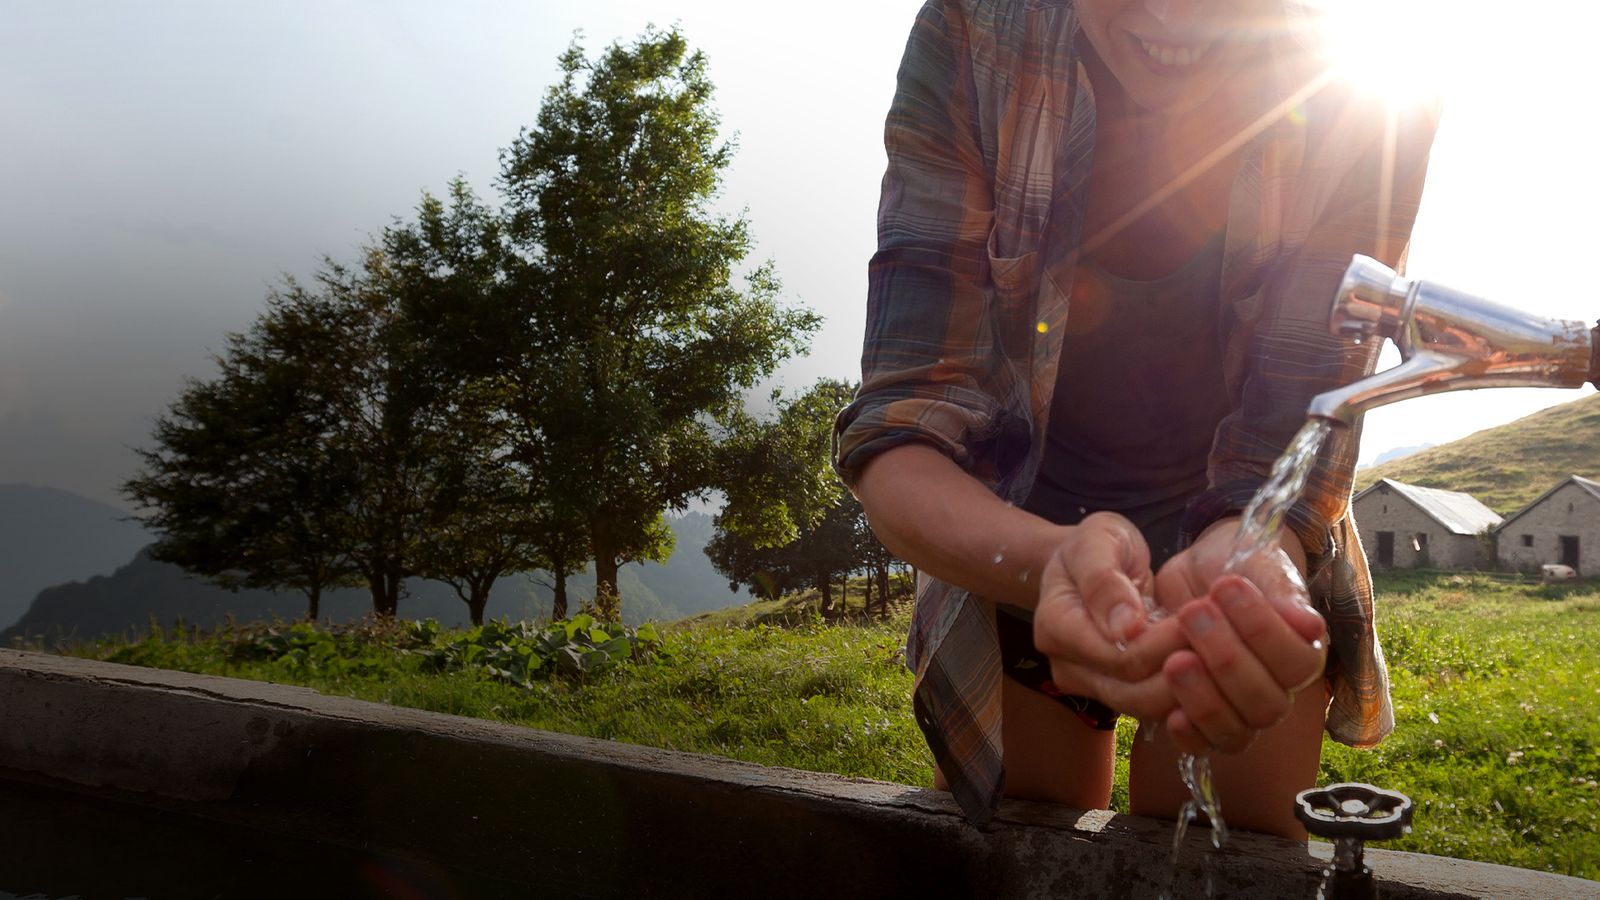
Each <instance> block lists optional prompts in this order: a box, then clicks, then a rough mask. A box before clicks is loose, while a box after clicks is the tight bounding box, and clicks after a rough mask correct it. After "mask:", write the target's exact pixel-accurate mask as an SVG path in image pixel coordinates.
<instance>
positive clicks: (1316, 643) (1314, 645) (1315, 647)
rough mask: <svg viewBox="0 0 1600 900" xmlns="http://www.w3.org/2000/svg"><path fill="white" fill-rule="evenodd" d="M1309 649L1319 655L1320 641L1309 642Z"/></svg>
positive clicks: (1320, 649)
mask: <svg viewBox="0 0 1600 900" xmlns="http://www.w3.org/2000/svg"><path fill="white" fill-rule="evenodd" d="M1311 649H1313V650H1315V651H1317V652H1319V653H1320V652H1322V641H1320V640H1317V641H1312V642H1311Z"/></svg>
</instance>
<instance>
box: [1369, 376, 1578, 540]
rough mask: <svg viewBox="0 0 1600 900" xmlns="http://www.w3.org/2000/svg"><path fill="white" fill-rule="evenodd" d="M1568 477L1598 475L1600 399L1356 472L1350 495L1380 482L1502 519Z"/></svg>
mask: <svg viewBox="0 0 1600 900" xmlns="http://www.w3.org/2000/svg"><path fill="white" fill-rule="evenodd" d="M1568 475H1583V476H1585V477H1587V478H1595V477H1600V394H1591V395H1589V396H1587V397H1584V398H1582V399H1579V400H1574V401H1572V402H1571V403H1563V404H1561V405H1560V406H1552V407H1550V408H1549V409H1543V410H1540V411H1539V412H1536V413H1534V414H1533V415H1531V416H1524V417H1523V418H1521V419H1518V420H1516V421H1515V422H1511V423H1509V424H1506V425H1499V426H1496V427H1494V428H1489V429H1485V430H1483V431H1479V432H1476V433H1474V434H1470V435H1467V436H1466V437H1464V438H1461V439H1460V440H1457V441H1451V442H1450V443H1448V444H1443V445H1441V446H1438V447H1433V448H1430V449H1428V450H1423V451H1420V452H1418V453H1414V454H1412V455H1410V456H1407V457H1405V458H1404V459H1397V460H1393V461H1391V462H1386V463H1383V464H1382V465H1374V466H1368V467H1367V468H1364V469H1361V470H1360V471H1358V472H1356V490H1358V491H1359V490H1361V489H1363V488H1365V487H1367V486H1369V485H1371V484H1374V483H1376V482H1377V481H1378V479H1380V478H1393V479H1394V480H1396V481H1404V482H1406V483H1408V484H1416V485H1421V486H1423V487H1434V488H1443V489H1445V490H1449V491H1464V492H1466V493H1468V494H1471V495H1472V496H1474V497H1476V498H1478V500H1479V501H1481V502H1482V503H1483V504H1484V505H1486V506H1488V507H1489V508H1491V509H1493V510H1494V511H1495V512H1497V513H1499V514H1500V515H1502V516H1508V515H1511V514H1512V513H1514V512H1516V511H1517V510H1519V509H1521V508H1522V507H1524V506H1526V505H1527V504H1528V503H1531V502H1532V501H1533V500H1535V499H1537V498H1538V496H1539V495H1540V494H1542V493H1544V492H1545V491H1547V490H1549V489H1550V486H1551V485H1553V484H1555V483H1556V482H1557V481H1560V480H1561V479H1563V478H1566V477H1567V476H1568Z"/></svg>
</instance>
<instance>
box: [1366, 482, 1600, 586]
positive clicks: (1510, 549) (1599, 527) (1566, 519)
mask: <svg viewBox="0 0 1600 900" xmlns="http://www.w3.org/2000/svg"><path fill="white" fill-rule="evenodd" d="M1365 534H1366V532H1365V531H1363V532H1362V535H1363V536H1365ZM1523 535H1529V536H1531V538H1532V541H1533V546H1531V547H1526V546H1523ZM1562 535H1571V536H1573V537H1576V538H1577V539H1578V574H1579V575H1600V498H1596V497H1595V496H1594V495H1593V494H1591V493H1589V492H1588V491H1586V490H1584V489H1583V488H1581V487H1578V486H1577V485H1576V484H1573V483H1572V482H1570V481H1569V482H1567V483H1566V484H1563V485H1562V486H1561V487H1559V488H1557V489H1556V490H1555V491H1554V492H1553V493H1551V494H1550V496H1548V497H1546V498H1544V499H1543V500H1541V501H1539V505H1538V506H1535V507H1533V508H1531V509H1529V510H1527V511H1526V512H1524V513H1523V514H1521V515H1519V516H1517V517H1516V518H1515V519H1512V520H1511V521H1509V522H1507V523H1505V524H1504V525H1502V526H1501V528H1500V530H1499V532H1498V538H1499V541H1498V543H1499V555H1500V562H1501V563H1502V564H1503V565H1505V566H1507V567H1509V568H1514V569H1537V568H1538V567H1539V566H1541V565H1544V564H1545V563H1558V562H1561V536H1562Z"/></svg>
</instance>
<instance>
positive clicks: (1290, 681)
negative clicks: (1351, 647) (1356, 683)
mask: <svg viewBox="0 0 1600 900" xmlns="http://www.w3.org/2000/svg"><path fill="white" fill-rule="evenodd" d="M1237 530H1238V520H1237V519H1225V520H1222V521H1219V522H1217V523H1216V524H1214V525H1213V526H1212V527H1211V528H1209V529H1207V531H1206V532H1205V533H1204V534H1203V535H1201V537H1200V538H1199V539H1198V540H1197V541H1195V543H1194V544H1193V545H1192V546H1190V547H1189V548H1187V549H1185V550H1184V551H1182V552H1180V553H1178V554H1177V555H1175V556H1174V557H1173V558H1172V559H1171V560H1169V561H1168V562H1167V563H1166V565H1164V566H1162V568H1161V571H1160V572H1159V573H1153V572H1152V571H1151V569H1150V551H1149V548H1148V546H1147V545H1146V543H1145V541H1144V538H1143V536H1142V535H1141V534H1140V533H1139V531H1138V529H1137V528H1135V527H1134V525H1133V523H1132V522H1130V521H1128V520H1127V519H1126V518H1124V517H1122V516H1120V515H1117V514H1115V513H1095V514H1093V515H1091V516H1088V517H1087V518H1085V519H1084V520H1083V522H1082V523H1080V524H1079V525H1078V526H1076V527H1074V528H1073V529H1072V530H1071V531H1070V532H1069V534H1068V536H1067V537H1066V538H1065V539H1064V540H1063V541H1062V542H1061V544H1060V545H1059V547H1058V548H1057V549H1056V551H1055V552H1054V553H1053V554H1052V555H1051V556H1050V558H1049V559H1048V560H1047V561H1046V564H1045V567H1044V569H1043V571H1042V573H1041V578H1040V583H1039V606H1038V610H1037V612H1036V614H1035V617H1034V643H1035V645H1036V646H1037V647H1038V649H1039V651H1040V652H1042V653H1044V654H1045V655H1046V656H1048V657H1049V658H1050V667H1051V678H1052V680H1053V681H1054V682H1055V685H1056V687H1057V688H1059V689H1060V690H1062V691H1064V692H1067V693H1074V694H1081V695H1084V696H1088V697H1093V698H1095V699H1097V700H1099V701H1100V702H1102V703H1104V704H1106V705H1107V706H1110V707H1111V708H1113V709H1116V710H1118V711H1119V712H1122V713H1125V714H1128V715H1132V716H1134V717H1136V718H1138V719H1139V720H1140V721H1141V722H1145V723H1157V722H1160V723H1164V724H1165V725H1166V727H1167V729H1168V731H1169V732H1170V733H1171V735H1172V739H1173V741H1174V743H1175V744H1176V745H1177V746H1178V747H1179V749H1181V750H1184V751H1186V752H1190V753H1205V752H1209V751H1211V750H1220V751H1222V752H1237V751H1240V750H1243V749H1244V748H1245V747H1247V746H1249V744H1250V743H1251V742H1252V741H1253V740H1254V739H1255V736H1256V734H1258V733H1259V732H1260V731H1262V730H1263V729H1266V728H1270V727H1271V726H1272V725H1274V724H1276V723H1277V722H1279V721H1281V720H1282V719H1283V718H1284V717H1285V716H1286V715H1287V714H1288V713H1289V711H1290V710H1291V709H1292V708H1293V706H1294V695H1295V692H1297V691H1299V690H1302V689H1304V688H1305V687H1307V686H1309V685H1311V684H1313V683H1314V682H1316V680H1317V679H1318V678H1319V677H1320V676H1321V675H1322V672H1323V667H1324V664H1325V660H1326V655H1327V649H1326V644H1327V641H1326V638H1325V634H1326V629H1325V623H1324V622H1323V619H1322V616H1321V615H1320V614H1318V613H1317V612H1316V610H1314V609H1313V608H1312V607H1311V605H1310V603H1309V601H1308V598H1307V593H1306V587H1305V580H1304V578H1303V577H1302V576H1301V573H1300V566H1299V565H1298V564H1297V562H1296V560H1295V559H1294V558H1292V557H1291V554H1290V552H1288V550H1287V549H1285V547H1289V548H1296V547H1297V546H1298V545H1297V544H1289V541H1293V540H1294V538H1293V536H1292V535H1291V536H1289V538H1288V541H1284V542H1282V543H1281V544H1280V546H1278V547H1274V548H1273V549H1272V550H1270V551H1268V552H1265V553H1259V554H1256V555H1254V556H1252V557H1251V558H1249V559H1248V560H1247V561H1246V562H1245V563H1243V564H1242V565H1241V566H1239V567H1238V571H1237V572H1235V573H1227V574H1225V573H1224V568H1225V566H1226V564H1227V561H1228V557H1229V555H1230V553H1231V552H1232V546H1233V538H1234V535H1235V534H1236V533H1237Z"/></svg>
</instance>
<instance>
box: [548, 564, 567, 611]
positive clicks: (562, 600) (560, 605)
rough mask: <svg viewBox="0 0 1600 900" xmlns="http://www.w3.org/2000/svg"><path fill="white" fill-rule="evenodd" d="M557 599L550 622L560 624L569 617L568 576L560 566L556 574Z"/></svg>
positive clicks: (553, 602) (554, 601)
mask: <svg viewBox="0 0 1600 900" xmlns="http://www.w3.org/2000/svg"><path fill="white" fill-rule="evenodd" d="M551 574H553V575H554V576H555V579H556V584H555V599H554V600H553V601H552V605H551V607H550V620H551V621H553V622H559V621H561V620H562V619H565V618H566V617H567V575H566V573H565V572H563V571H562V570H561V568H560V567H559V566H558V567H557V568H556V570H555V572H553V573H551Z"/></svg>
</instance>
